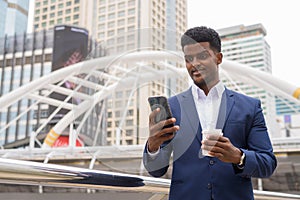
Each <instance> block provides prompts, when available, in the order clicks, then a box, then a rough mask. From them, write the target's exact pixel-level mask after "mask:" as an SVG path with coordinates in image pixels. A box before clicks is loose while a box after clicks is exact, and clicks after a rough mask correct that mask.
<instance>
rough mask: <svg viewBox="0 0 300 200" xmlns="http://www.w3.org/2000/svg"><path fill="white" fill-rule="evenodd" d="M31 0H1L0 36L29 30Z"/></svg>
mask: <svg viewBox="0 0 300 200" xmlns="http://www.w3.org/2000/svg"><path fill="white" fill-rule="evenodd" d="M28 10H29V0H0V37H4V36H5V35H6V34H7V35H8V36H11V35H14V34H17V35H19V34H23V33H24V32H26V31H27V23H28Z"/></svg>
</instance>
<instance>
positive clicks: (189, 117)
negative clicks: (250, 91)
mask: <svg viewBox="0 0 300 200" xmlns="http://www.w3.org/2000/svg"><path fill="white" fill-rule="evenodd" d="M179 98H180V99H179V102H182V105H181V106H180V107H181V113H184V114H183V115H182V119H181V120H183V121H185V120H186V123H184V124H187V125H188V126H189V128H190V130H191V131H192V132H193V133H194V134H196V137H197V139H198V140H199V142H201V140H202V134H201V132H202V127H201V124H200V120H199V116H198V113H197V109H196V106H195V102H194V98H193V95H192V91H191V88H190V89H189V90H187V91H185V92H184V93H182V94H181V96H179ZM233 105H234V94H233V93H232V91H230V90H228V89H226V88H225V91H224V93H223V95H222V100H221V105H220V110H219V114H218V121H217V125H216V128H220V129H224V126H225V124H226V121H227V119H228V117H229V115H230V112H231V110H232V107H233ZM187 128H188V127H187Z"/></svg>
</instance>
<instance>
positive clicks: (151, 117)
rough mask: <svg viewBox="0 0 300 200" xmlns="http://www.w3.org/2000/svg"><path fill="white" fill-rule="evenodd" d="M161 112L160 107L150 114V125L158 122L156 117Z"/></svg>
mask: <svg viewBox="0 0 300 200" xmlns="http://www.w3.org/2000/svg"><path fill="white" fill-rule="evenodd" d="M159 112H160V108H156V109H155V110H153V111H152V112H151V113H150V115H149V125H154V124H156V122H155V118H156V116H157V114H158V113H159Z"/></svg>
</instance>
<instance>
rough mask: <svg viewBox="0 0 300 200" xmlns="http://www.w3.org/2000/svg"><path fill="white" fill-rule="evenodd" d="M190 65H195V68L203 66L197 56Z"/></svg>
mask: <svg viewBox="0 0 300 200" xmlns="http://www.w3.org/2000/svg"><path fill="white" fill-rule="evenodd" d="M190 63H191V65H193V66H194V67H195V66H198V65H201V63H200V61H199V59H197V57H196V56H194V57H193V60H192V61H191V62H190Z"/></svg>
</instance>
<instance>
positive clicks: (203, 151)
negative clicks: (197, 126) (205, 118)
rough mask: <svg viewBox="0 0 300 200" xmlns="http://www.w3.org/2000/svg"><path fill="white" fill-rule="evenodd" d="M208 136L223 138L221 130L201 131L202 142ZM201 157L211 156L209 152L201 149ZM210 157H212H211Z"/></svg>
mask: <svg viewBox="0 0 300 200" xmlns="http://www.w3.org/2000/svg"><path fill="white" fill-rule="evenodd" d="M209 135H216V136H223V132H222V129H208V130H202V141H203V140H206V139H207V137H208V136H209ZM202 155H203V156H211V155H210V154H209V151H207V150H204V149H202ZM211 157H212V156H211Z"/></svg>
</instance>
